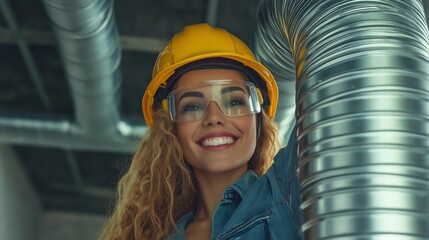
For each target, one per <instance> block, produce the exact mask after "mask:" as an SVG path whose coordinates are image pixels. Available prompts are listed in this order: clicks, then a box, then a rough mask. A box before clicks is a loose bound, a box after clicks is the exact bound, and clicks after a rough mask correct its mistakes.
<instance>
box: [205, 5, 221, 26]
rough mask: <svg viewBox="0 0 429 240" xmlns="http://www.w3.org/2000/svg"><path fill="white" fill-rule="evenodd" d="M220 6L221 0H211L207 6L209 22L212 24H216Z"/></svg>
mask: <svg viewBox="0 0 429 240" xmlns="http://www.w3.org/2000/svg"><path fill="white" fill-rule="evenodd" d="M218 6H219V0H209V2H208V7H207V20H206V21H207V23H209V24H210V25H212V26H216V17H217V10H218Z"/></svg>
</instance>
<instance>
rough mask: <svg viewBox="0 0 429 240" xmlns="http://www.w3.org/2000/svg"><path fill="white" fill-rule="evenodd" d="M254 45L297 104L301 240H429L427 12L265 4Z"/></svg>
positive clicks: (395, 0)
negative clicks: (301, 214) (301, 220)
mask: <svg viewBox="0 0 429 240" xmlns="http://www.w3.org/2000/svg"><path fill="white" fill-rule="evenodd" d="M256 38H257V40H256V42H257V52H256V55H257V56H258V58H259V59H260V60H261V61H262V62H263V63H264V64H266V65H267V66H269V67H270V69H271V70H272V71H273V73H274V75H275V76H276V79H277V81H278V82H279V85H280V86H281V87H280V89H281V91H283V92H281V93H280V96H281V97H285V98H284V99H283V100H284V101H286V102H285V103H284V108H285V109H279V110H280V112H283V113H286V112H290V111H293V109H294V108H295V99H296V119H297V120H296V121H297V127H298V154H299V176H300V184H301V199H302V203H301V209H302V213H303V225H302V232H303V236H304V239H338V240H339V239H341V240H352V239H372V240H378V239H379V240H382V239H402V240H417V239H429V157H428V156H429V42H428V41H429V34H428V28H427V25H426V21H425V16H424V10H423V6H422V2H421V1H419V0H410V1H402V0H376V1H375V0H365V1H361V0H353V1H351V0H340V1H339V0H325V1H318V0H290V1H281V0H265V1H263V2H262V3H261V6H260V10H259V18H258V27H257V34H256ZM283 85H284V86H283ZM285 88H291V89H285ZM295 88H296V97H295V95H294V94H293V92H294V91H295ZM285 94H288V95H289V97H288V96H283V95H285ZM280 102H282V100H280ZM293 119H294V117H288V116H283V115H281V116H280V119H279V121H280V122H281V121H283V120H285V121H286V123H285V124H284V125H285V126H291V124H290V123H291V122H293V121H294V120H293ZM280 124H281V123H280ZM288 131H289V129H288Z"/></svg>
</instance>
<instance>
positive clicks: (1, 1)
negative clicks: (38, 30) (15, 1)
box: [0, 0, 52, 110]
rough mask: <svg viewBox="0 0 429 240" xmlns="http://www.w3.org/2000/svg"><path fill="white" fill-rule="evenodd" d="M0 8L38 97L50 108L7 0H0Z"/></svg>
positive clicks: (31, 57) (38, 75)
mask: <svg viewBox="0 0 429 240" xmlns="http://www.w3.org/2000/svg"><path fill="white" fill-rule="evenodd" d="M0 8H1V10H2V13H3V16H4V18H5V20H6V22H7V24H8V26H9V28H10V30H11V32H12V33H13V36H14V38H15V41H16V44H17V45H18V48H19V51H20V52H21V55H22V58H23V59H24V63H25V65H26V67H27V70H28V73H29V74H30V79H31V80H32V81H33V84H34V86H35V88H36V92H37V95H39V97H40V99H41V100H42V104H43V106H44V107H45V108H46V109H48V110H50V109H51V108H52V104H51V101H50V100H49V97H48V94H47V93H46V90H45V87H44V85H43V83H42V80H41V77H40V74H39V70H38V69H37V67H36V64H35V62H34V59H33V56H32V54H31V51H30V49H29V47H28V45H27V42H26V41H25V39H24V38H23V37H22V35H21V33H20V31H19V29H18V24H17V21H16V18H15V16H14V14H13V12H12V10H11V8H10V6H9V3H8V2H7V0H0Z"/></svg>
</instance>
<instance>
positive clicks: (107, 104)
mask: <svg viewBox="0 0 429 240" xmlns="http://www.w3.org/2000/svg"><path fill="white" fill-rule="evenodd" d="M44 4H45V7H46V10H47V12H48V14H49V17H50V19H51V21H52V26H53V29H54V32H55V34H56V36H57V39H58V46H59V50H60V54H61V56H62V60H63V63H64V67H65V70H66V75H67V76H66V77H67V80H68V82H69V84H70V89H71V96H72V98H73V102H74V110H75V119H66V118H61V117H58V116H50V115H43V116H24V115H17V114H16V113H1V116H0V141H1V142H5V143H8V144H31V145H40V146H50V147H60V148H64V149H85V150H105V151H122V152H132V151H134V149H135V147H136V146H137V143H138V139H139V137H140V136H141V134H142V133H143V132H144V131H145V130H146V127H145V126H137V125H134V126H133V125H131V124H129V123H127V121H124V120H123V119H121V118H120V114H119V100H120V96H119V95H120V87H121V73H120V68H119V64H120V61H121V48H120V45H119V34H118V31H117V28H116V24H115V21H114V14H113V1H104V0H92V1H88V0H73V1H70V0H45V1H44Z"/></svg>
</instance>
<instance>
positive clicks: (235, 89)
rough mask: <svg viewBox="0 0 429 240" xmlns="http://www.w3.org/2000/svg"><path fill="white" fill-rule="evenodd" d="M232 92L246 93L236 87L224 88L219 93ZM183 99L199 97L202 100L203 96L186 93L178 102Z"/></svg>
mask: <svg viewBox="0 0 429 240" xmlns="http://www.w3.org/2000/svg"><path fill="white" fill-rule="evenodd" d="M234 91H242V92H244V93H246V91H244V90H243V89H242V88H241V87H236V86H232V87H226V88H222V90H221V91H220V93H221V94H225V93H229V92H234ZM185 97H200V98H203V97H204V94H202V93H201V92H196V91H195V92H186V93H184V94H183V95H182V96H180V99H179V101H180V100H182V99H183V98H185Z"/></svg>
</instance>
